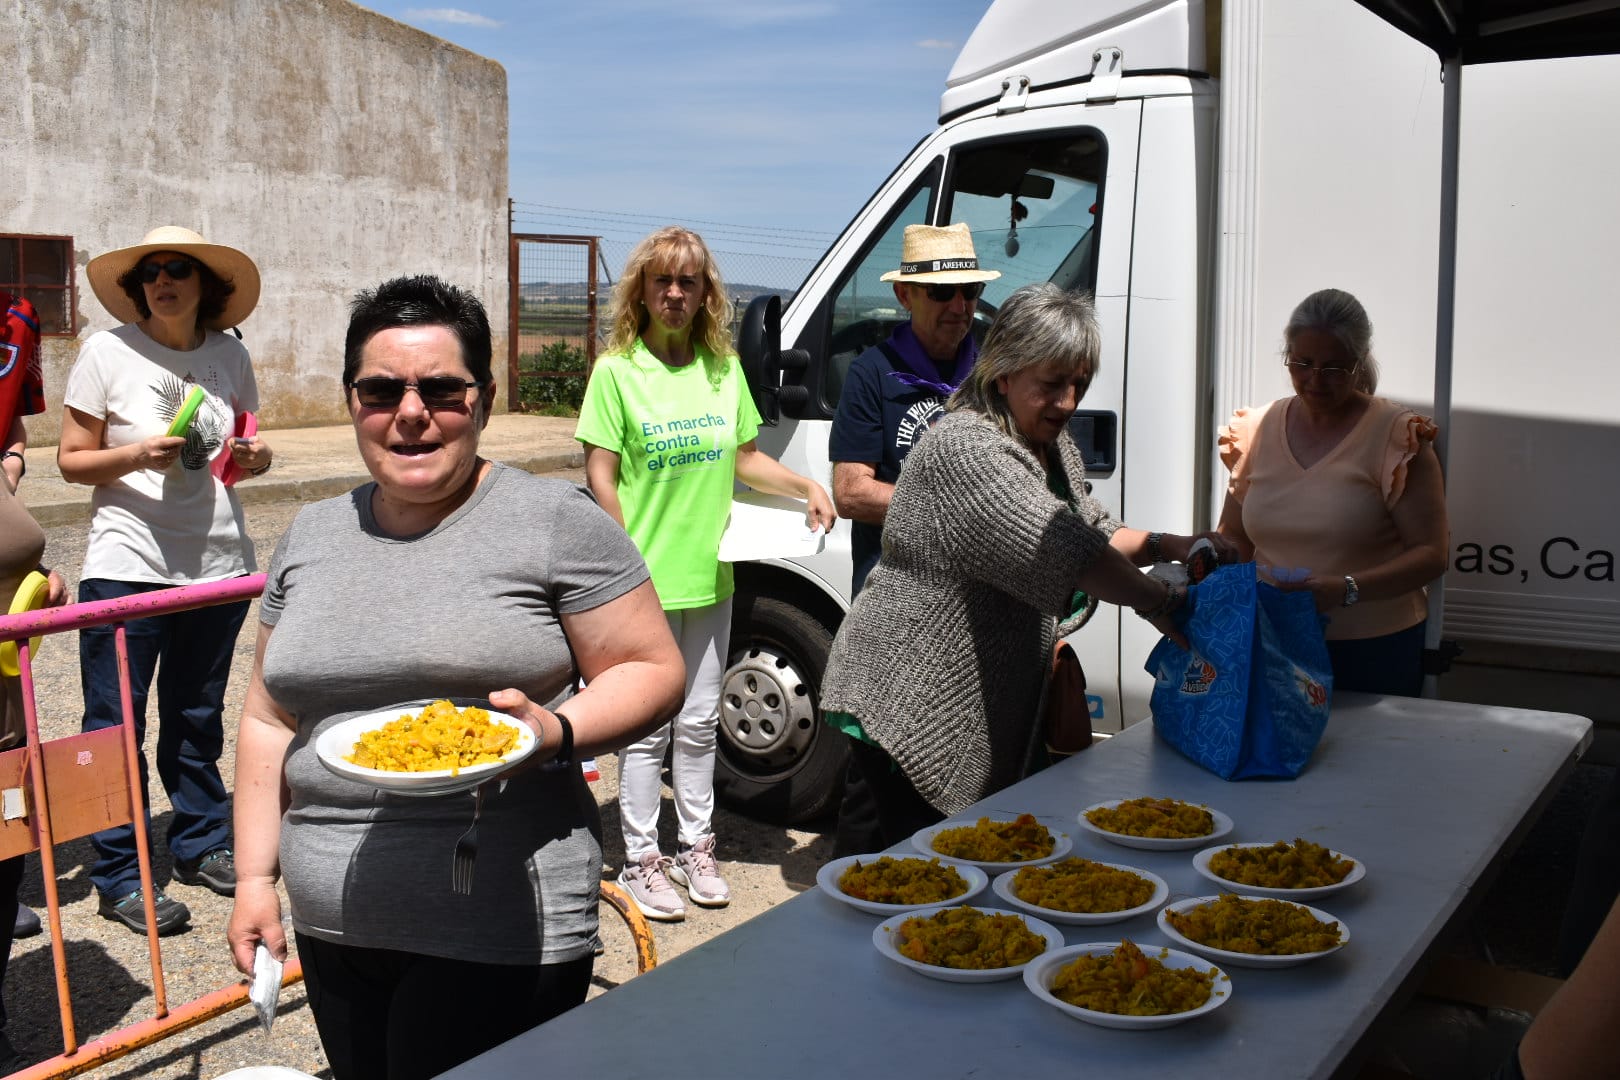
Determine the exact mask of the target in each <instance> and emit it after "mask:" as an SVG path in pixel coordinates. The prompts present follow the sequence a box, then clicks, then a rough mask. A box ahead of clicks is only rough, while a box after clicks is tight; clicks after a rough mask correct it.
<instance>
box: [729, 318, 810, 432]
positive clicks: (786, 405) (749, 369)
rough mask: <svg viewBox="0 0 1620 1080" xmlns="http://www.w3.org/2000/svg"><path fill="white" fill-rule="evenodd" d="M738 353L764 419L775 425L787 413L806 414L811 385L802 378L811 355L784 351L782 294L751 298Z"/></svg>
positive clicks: (755, 401)
mask: <svg viewBox="0 0 1620 1080" xmlns="http://www.w3.org/2000/svg"><path fill="white" fill-rule="evenodd" d="M737 357H738V359H739V361H740V362H741V364H742V370H743V377H744V378H745V379H747V380H748V389H749V391H750V392H751V393H752V394H753V395H754V407H755V408H757V409H758V410H759V415H760V419H761V420H763V421H764V422H765V423H766V424H767V425H775V424H777V423H780V422H781V419H782V415H783V414H784V413H785V414H786V415H788V416H789V417H792V418H794V419H798V418H799V417H801V416H803V415H804V411H805V407H806V406H807V405H809V404H810V389H809V387H807V386H804V385H803V384H802V383H801V382H800V381H799V380H800V379H802V377H803V375H804V370H805V368H806V367H808V366H809V363H810V355H809V354H808V353H806V352H805V351H804V350H803V349H788V350H787V351H785V352H784V351H783V349H782V298H781V297H780V296H777V295H775V294H772V293H767V294H765V295H763V296H756V297H754V298H753V299H752V300H750V301H749V302H748V307H747V308H745V309H744V310H743V317H742V325H741V326H740V327H739V328H738V330H737ZM790 379H791V380H792V381H789V380H790Z"/></svg>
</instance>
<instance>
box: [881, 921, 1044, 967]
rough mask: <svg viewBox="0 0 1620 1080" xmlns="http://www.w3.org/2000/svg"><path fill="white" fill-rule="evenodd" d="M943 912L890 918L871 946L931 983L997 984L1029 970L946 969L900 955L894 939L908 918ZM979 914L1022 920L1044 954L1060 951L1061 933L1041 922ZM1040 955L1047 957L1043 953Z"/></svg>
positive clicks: (1025, 965)
mask: <svg viewBox="0 0 1620 1080" xmlns="http://www.w3.org/2000/svg"><path fill="white" fill-rule="evenodd" d="M963 906H965V905H963ZM942 910H949V909H948V908H919V909H917V910H915V911H907V912H903V913H902V914H899V915H891V916H889V917H888V918H887V919H884V920H883V921H882V922H880V923H878V924H877V927H876V928H875V929H874V930H873V931H872V944H873V945H874V946H876V948H877V951H878V954H879V955H880V956H885V957H888V958H889V959H890V960H893V961H894V962H895V963H897V964H899V965H900V966H901V967H908V968H910V969H911V970H912V971H915V972H917V973H918V974H920V975H926V976H928V977H929V978H930V979H939V980H941V981H942V982H957V983H983V982H998V981H1000V980H1002V979H1014V978H1017V977H1018V976H1019V975H1020V974H1021V973H1022V972H1023V970H1024V968H1026V967H1027V966H1028V964H1013V965H1012V966H1011V967H999V968H948V967H940V966H939V965H937V964H924V963H921V962H919V961H917V960H913V959H912V958H911V957H909V956H903V955H901V953H900V950H899V948H898V947H897V946H896V943H895V935H896V934H897V933H899V930H900V926H901V924H902V923H904V922H905V921H906V920H907V919H909V918H911V917H912V916H913V915H922V916H928V915H937V914H939V912H940V911H942ZM980 910H982V911H984V913H985V914H986V915H1006V916H1009V917H1011V918H1014V919H1022V920H1023V921H1024V925H1025V926H1027V927H1029V929H1030V931H1031V932H1033V933H1036V934H1039V935H1040V936H1041V937H1043V938H1045V939H1046V953H1051V952H1052V951H1054V950H1056V949H1061V948H1063V931H1061V930H1059V929H1058V928H1057V927H1055V926H1053V925H1052V924H1051V923H1049V922H1045V921H1043V920H1041V919H1037V918H1035V917H1034V916H1032V915H1024V914H1022V913H1020V912H1016V911H997V910H996V909H995V908H981V909H980ZM1042 955H1046V954H1044V953H1043V954H1042ZM1035 959H1036V960H1039V959H1040V957H1039V956H1037V957H1036V958H1035ZM1030 963H1034V961H1033V960H1032V961H1030Z"/></svg>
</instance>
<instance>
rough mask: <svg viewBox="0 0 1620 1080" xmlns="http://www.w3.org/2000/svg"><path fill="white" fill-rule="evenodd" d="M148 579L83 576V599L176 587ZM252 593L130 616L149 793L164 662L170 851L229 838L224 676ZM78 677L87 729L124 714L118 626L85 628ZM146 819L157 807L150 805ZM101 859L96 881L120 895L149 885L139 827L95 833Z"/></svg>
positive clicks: (163, 774) (181, 852) (160, 757)
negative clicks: (152, 693) (151, 722)
mask: <svg viewBox="0 0 1620 1080" xmlns="http://www.w3.org/2000/svg"><path fill="white" fill-rule="evenodd" d="M169 587H170V586H167V585H157V584H153V583H150V582H140V581H109V580H107V579H105V578H91V579H89V580H86V581H81V582H80V583H79V602H80V603H89V602H90V601H93V600H113V599H117V598H119V597H124V596H134V595H137V594H140V593H146V592H155V591H156V590H158V589H165V588H169ZM248 604H249V601H247V600H239V601H236V602H234V603H229V604H220V605H217V606H215V607H205V608H197V609H195V610H193V611H180V612H175V613H174V614H172V615H156V616H150V617H147V618H142V619H134V620H132V621H130V622H129V623H126V624H125V638H126V640H127V641H128V644H129V689H130V695H131V698H132V699H133V700H132V701H131V705H132V707H133V710H134V715H135V744H136V746H138V747H141V748H142V752H141V799H142V802H143V804H144V803H145V802H146V801H147V800H146V784H147V767H146V753H145V749H144V748H145V744H146V697H147V692H148V691H149V690H150V688H151V686H152V674H153V671H154V670H155V669H157V668H158V667H159V663H158V661H159V659H161V660H162V665H161V667H162V670H161V671H160V672H158V679H157V694H158V740H157V771H158V779H159V780H161V781H162V782H163V790H164V791H166V792H168V795H169V802H170V804H171V805H172V806H173V807H174V818H173V820H172V821H171V822H170V823H169V836H168V840H169V852H170V854H172V855H173V856H174V857H175V858H176V859H178V860H181V861H183V862H187V863H195V862H197V861H198V860H199V859H201V858H202V857H203V856H204V855H207V854H208V853H209V852H211V851H215V850H217V849H219V848H222V847H229V846H230V842H231V806H230V796H229V795H228V794H227V793H226V791H225V781H224V780H222V779H221V778H220V775H219V764H218V762H219V755H220V751H221V750H223V749H224V746H225V724H224V719H223V716H222V712H223V709H224V706H225V682H226V680H227V679H229V678H230V674H231V654H232V652H233V651H235V648H236V635H237V632H238V631H240V630H241V629H242V620H243V619H244V618H246V617H247V610H248ZM79 678H80V682H81V684H82V686H83V688H84V722H83V729H84V730H85V731H96V730H98V729H100V728H108V727H113V726H115V725H117V724H120V723H122V722H123V719H124V715H123V708H122V706H121V705H120V704H119V699H118V654H117V651H116V649H115V646H114V640H113V627H111V626H94V627H90V628H88V629H85V630H80V631H79ZM142 812H143V813H145V814H146V828H147V832H148V834H150V832H151V828H152V819H151V812H150V811H149V810H147V809H145V807H144V805H143V809H142ZM91 843H93V844H94V845H95V849H96V864H95V866H94V867H92V868H91V871H90V880H91V881H92V882H93V883H94V884H95V886H96V890H97V891H98V892H100V893H101V895H102V896H105V897H107V898H109V899H112V900H118V899H120V898H122V897H124V896H127V895H128V894H130V893H132V892H134V891H135V890H136V889H139V888H140V887H141V872H140V864H139V862H138V861H137V856H136V853H135V827H134V826H133V825H116V826H114V827H112V828H110V829H103V830H102V831H101V832H98V833H96V834H95V835H94V836H92V837H91Z"/></svg>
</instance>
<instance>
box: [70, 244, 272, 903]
mask: <svg viewBox="0 0 1620 1080" xmlns="http://www.w3.org/2000/svg"><path fill="white" fill-rule="evenodd" d="M86 274H87V276H88V277H89V279H90V285H91V288H93V289H94V290H95V293H96V298H97V299H98V300H100V301H101V303H102V305H103V306H105V307H106V309H107V310H108V311H110V312H111V313H112V314H113V316H114V317H115V318H117V319H118V321H119V322H121V323H123V325H122V326H119V327H116V328H115V329H112V330H103V331H100V332H99V333H95V334H92V335H90V337H89V339H88V340H86V341H85V343H84V347H83V348H82V349H81V350H80V351H79V358H78V359H77V360H76V361H75V362H74V365H73V369H72V371H70V372H69V373H68V378H67V385H66V388H65V391H64V393H63V402H64V404H65V405H66V408H65V409H64V410H63V416H62V436H61V443H60V445H59V447H58V450H57V464H58V465H59V466H60V468H61V471H62V478H63V479H64V480H67V481H69V482H71V483H78V484H90V485H93V486H94V487H95V494H94V496H93V497H92V499H91V519H90V538H89V543H88V545H87V550H86V553H85V558H84V568H83V570H82V571H81V573H80V575H79V578H80V580H79V597H78V598H79V600H80V602H81V603H82V602H89V601H96V600H116V599H123V598H127V597H132V596H137V595H139V594H142V593H146V592H151V591H154V590H158V589H166V588H169V587H171V586H176V585H198V584H203V583H206V582H215V581H223V580H225V579H228V578H234V577H239V576H241V575H243V574H250V573H252V572H253V571H254V570H255V569H256V567H255V563H254V558H253V543H252V541H251V540H249V539H248V536H247V531H246V527H245V525H244V522H243V517H242V504H241V501H240V500H239V498H238V497H237V494H236V489H235V488H234V487H233V486H231V481H230V480H227V479H226V478H225V477H224V476H221V475H219V474H216V472H215V471H214V469H215V466H216V465H222V464H226V463H230V464H234V465H235V466H236V470H237V472H239V473H240V474H242V475H258V474H260V473H263V472H264V471H265V470H267V469H269V468H270V461H271V453H270V447H269V446H267V445H266V444H265V442H264V439H263V438H262V437H260V436H259V435H258V434H256V432H255V428H256V425H255V424H254V423H252V420H251V417H252V413H253V411H254V410H256V409H258V407H259V390H258V384H257V382H256V381H255V379H254V375H253V363H252V361H251V360H250V359H249V357H248V354H247V350H246V349H245V348H243V346H242V343H241V341H240V340H238V339H237V338H234V337H231V336H229V335H227V334H224V333H221V332H220V331H221V330H223V329H225V328H226V327H230V326H235V325H236V324H237V323H239V322H241V321H242V320H243V319H245V318H247V316H248V314H249V313H250V312H251V311H252V310H253V307H254V305H255V304H256V303H257V301H258V299H259V272H258V269H257V268H256V267H255V266H254V265H253V260H252V259H250V258H248V256H247V255H245V254H243V253H242V252H240V251H237V250H236V249H235V248H230V247H225V246H223V245H220V244H211V243H209V242H208V241H206V240H204V239H203V238H202V237H201V236H199V235H198V234H197V233H195V232H192V231H191V230H190V229H184V228H180V227H178V226H173V225H166V226H163V227H161V228H158V229H154V230H152V231H151V232H149V233H147V234H146V236H145V238H144V239H142V241H141V242H140V243H139V244H135V245H133V246H131V247H126V248H120V249H118V250H117V251H110V252H107V253H106V254H104V255H99V256H97V257H96V258H94V259H92V260H91V261H90V265H89V266H88V267H87V268H86ZM216 458H218V459H221V460H220V461H217V462H216V461H215V459H216ZM227 459H228V460H227ZM247 609H248V601H246V600H240V601H235V602H232V603H228V604H218V605H214V606H211V607H203V608H195V609H192V610H188V611H177V612H173V613H170V614H167V615H157V616H149V617H146V618H141V619H135V620H133V621H131V622H130V623H129V624H128V627H127V633H126V637H127V641H128V653H129V684H130V692H131V697H132V705H133V711H134V720H135V738H136V740H137V742H138V743H139V742H141V741H143V739H144V735H145V728H146V699H147V693H148V691H149V689H150V688H151V686H152V682H153V678H154V675H155V674H156V676H157V678H156V681H157V699H158V722H159V725H160V731H159V734H158V738H157V749H156V762H157V771H158V776H159V777H160V778H161V780H162V782H163V787H164V790H165V791H167V792H168V794H169V801H170V803H171V804H172V805H173V807H174V814H173V816H172V817H171V819H170V823H169V829H168V842H169V851H170V853H171V854H173V856H174V876H175V878H176V880H178V881H181V882H184V883H186V884H190V885H201V886H204V887H206V888H209V889H212V890H213V891H214V892H217V893H221V894H223V895H227V896H228V895H231V894H232V893H234V892H235V890H236V870H235V863H234V856H233V853H232V851H231V808H230V798H229V795H228V793H227V792H226V789H225V784H224V781H223V779H222V778H221V777H220V773H219V767H218V761H219V757H220V754H221V751H222V749H223V746H224V726H223V717H222V715H221V713H222V709H223V707H224V702H225V683H226V680H227V679H228V678H229V675H230V670H231V656H232V653H233V651H234V647H235V643H236V636H237V633H238V631H239V630H240V629H241V626H242V621H243V618H244V617H245V616H246V614H247ZM79 662H80V680H81V683H82V685H83V688H84V720H83V726H84V729H85V730H86V731H94V730H98V729H101V728H107V727H112V726H114V725H117V724H119V723H121V722H122V719H123V709H122V705H121V698H120V693H119V663H118V655H117V649H116V647H115V642H114V635H113V628H112V627H110V626H105V627H89V628H86V629H84V630H81V631H80V632H79ZM159 668H161V673H159ZM140 764H141V777H142V781H143V782H144V780H145V777H146V759H145V756H144V753H143V755H142V758H141V763H140ZM91 840H92V843H93V844H94V846H95V849H96V862H95V865H94V866H93V867H92V868H91V871H90V880H91V882H92V883H93V884H94V885H95V887H96V891H97V892H98V893H100V895H101V906H100V913H101V914H102V915H103V916H105V917H106V918H108V919H112V920H115V921H117V922H121V923H123V924H124V925H125V926H127V927H129V928H130V929H131V930H133V931H135V932H137V933H145V932H146V918H145V905H144V898H143V896H142V889H141V878H140V867H139V862H138V858H139V857H138V853H137V848H136V844H135V832H134V829H133V827H132V826H130V825H121V826H115V827H113V828H109V829H103V830H102V831H100V832H98V833H96V834H95V835H94V836H93V837H92V838H91ZM154 892H155V895H154V896H153V898H152V900H153V905H154V908H155V911H156V919H157V929H158V932H159V933H161V934H167V933H173V932H174V931H177V930H179V929H181V928H182V927H184V926H185V924H186V922H187V921H188V919H189V918H190V912H189V911H188V910H187V908H186V906H185V905H184V904H183V903H181V902H180V901H178V900H174V899H172V898H171V897H169V896H167V895H165V894H164V893H163V892H161V891H156V890H154Z"/></svg>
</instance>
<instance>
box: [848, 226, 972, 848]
mask: <svg viewBox="0 0 1620 1080" xmlns="http://www.w3.org/2000/svg"><path fill="white" fill-rule="evenodd" d="M1000 276H1001V271H999V270H981V269H979V259H978V256H977V255H976V254H975V253H974V250H973V236H972V234H971V233H970V232H969V231H968V227H967V226H966V225H965V224H963V223H961V222H958V223H957V224H955V225H946V226H936V225H907V226H906V231H905V238H904V240H903V242H902V244H901V249H900V268H899V269H898V270H891V271H889V272H888V273H886V274H884V275H883V280H884V281H892V282H893V283H894V297H895V299H896V300H898V301H899V302H900V306H901V307H903V308H905V309H906V311H907V312H908V313H909V314H910V315H911V319H910V320H909V321H907V322H903V323H901V324H900V325H899V326H897V327H895V328H894V332H893V333H891V334H890V335H889V337H888V339H887V340H886V341H883V342H882V343H880V344H878V345H874V346H873V347H872V348H870V349H867V350H866V351H865V352H863V353H862V354H861V355H859V356H857V357H856V358H855V362H854V363H853V364H851V365H850V368H849V374H848V375H846V376H845V378H844V388H843V392H842V394H841V395H840V397H839V399H838V413H837V415H836V416H834V417H833V424H832V437H831V441H830V444H829V447H828V451H829V456H830V457H831V458H832V460H833V502H834V504H835V505H836V506H837V509H838V513H839V515H840V516H842V517H846V518H849V519H850V522H851V531H850V546H851V548H852V552H851V554H852V555H853V557H854V562H855V567H854V574H853V582H852V585H851V590H850V591H851V595H853V594H854V593H858V592H860V591H861V586H862V585H864V584H865V583H866V575H867V574H869V573H870V572H871V571H872V568H873V567H874V566H876V565H877V562H878V556H879V555H881V554H882V551H883V516H884V514H886V513H888V510H889V500H890V499H891V498H892V497H893V496H894V483H895V481H896V480H897V479H899V477H900V466H901V463H902V462H904V460H905V457H906V454H908V453H910V451H911V448H912V447H913V446H914V445H916V442H917V439H918V437H919V436H921V435H922V433H923V432H925V431H927V430H928V427H929V426H930V425H931V424H933V422H934V421H936V420H938V419H939V418H940V417H941V416H942V415H944V412H945V399H946V398H948V397H950V395H951V393H952V391H954V390H955V389H956V387H957V384H959V383H960V382H961V381H962V380H963V379H964V378H966V377H967V373H968V372H969V371H971V370H972V369H973V362H974V361H975V360H976V359H977V358H978V355H979V348H978V344H977V343H976V342H975V341H974V340H973V335H972V334H970V333H968V331H969V330H971V329H972V328H973V312H974V309H975V307H976V305H977V304H978V301H979V294H980V292H982V291H983V289H984V283H985V282H986V281H993V280H995V279H996V278H998V277H1000ZM838 826H839V827H838V835H837V837H836V838H835V839H834V843H833V854H834V856H841V855H857V854H861V853H862V852H868V851H877V850H879V849H881V848H883V847H886V846H887V845H886V844H884V843H882V842H881V834H880V833H878V832H877V831H876V830H877V807H876V804H875V803H873V802H872V800H871V797H870V795H869V793H868V791H867V789H866V784H865V781H864V780H863V779H862V778H861V774H860V772H859V770H857V769H856V768H855V767H854V764H853V763H851V765H850V768H849V771H848V773H847V775H846V776H845V779H844V802H843V805H842V807H841V808H840V810H839V813H838ZM873 844H876V846H875V847H874V846H871V845H873Z"/></svg>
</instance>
